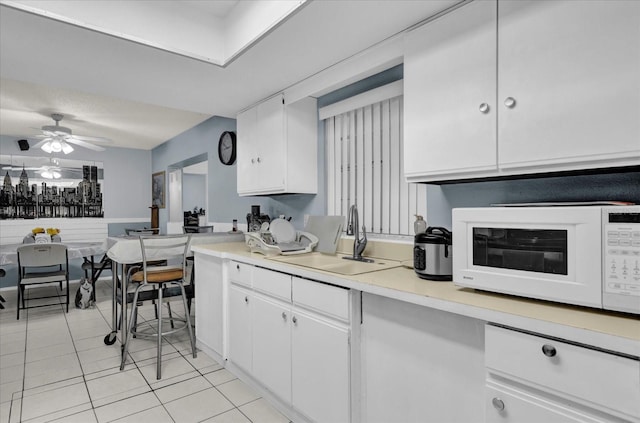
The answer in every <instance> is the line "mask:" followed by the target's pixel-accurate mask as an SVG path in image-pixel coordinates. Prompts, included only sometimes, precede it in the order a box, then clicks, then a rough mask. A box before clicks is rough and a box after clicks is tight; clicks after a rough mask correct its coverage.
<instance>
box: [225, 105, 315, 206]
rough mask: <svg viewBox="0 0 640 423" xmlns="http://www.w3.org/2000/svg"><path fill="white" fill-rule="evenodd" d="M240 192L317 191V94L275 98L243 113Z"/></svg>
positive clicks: (239, 125) (239, 139)
mask: <svg viewBox="0 0 640 423" xmlns="http://www.w3.org/2000/svg"><path fill="white" fill-rule="evenodd" d="M237 125H238V141H237V147H238V156H237V157H238V164H237V172H238V194H240V195H268V194H284V193H302V194H304V193H307V194H315V193H317V191H318V168H317V139H318V115H317V105H316V100H315V99H314V98H305V99H302V100H299V101H297V102H295V103H293V104H286V101H285V98H284V96H283V95H277V96H274V97H271V98H269V99H267V100H265V101H263V102H261V103H259V104H258V105H256V106H254V107H252V108H250V109H248V110H246V111H244V112H242V113H240V114H239V115H238V121H237Z"/></svg>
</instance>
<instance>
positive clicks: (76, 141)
mask: <svg viewBox="0 0 640 423" xmlns="http://www.w3.org/2000/svg"><path fill="white" fill-rule="evenodd" d="M65 141H66V142H68V143H71V144H76V145H79V146H80V147H85V148H88V149H90V150H94V151H105V149H104V148H103V147H100V146H97V145H93V144H90V143H88V142H84V141H82V140H79V139H77V138H74V137H71V138H67V139H66V140H65Z"/></svg>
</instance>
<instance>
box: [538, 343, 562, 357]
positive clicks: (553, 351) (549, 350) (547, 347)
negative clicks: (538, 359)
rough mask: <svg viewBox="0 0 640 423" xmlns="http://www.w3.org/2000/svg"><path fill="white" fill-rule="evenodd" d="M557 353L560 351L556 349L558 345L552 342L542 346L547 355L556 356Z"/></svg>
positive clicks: (543, 352)
mask: <svg viewBox="0 0 640 423" xmlns="http://www.w3.org/2000/svg"><path fill="white" fill-rule="evenodd" d="M557 353H558V351H556V347H554V346H553V345H551V344H544V345H543V346H542V354H544V355H546V356H547V357H555V356H556V354H557Z"/></svg>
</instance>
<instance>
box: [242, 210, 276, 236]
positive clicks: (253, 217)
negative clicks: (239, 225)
mask: <svg viewBox="0 0 640 423" xmlns="http://www.w3.org/2000/svg"><path fill="white" fill-rule="evenodd" d="M264 222H271V218H270V217H269V215H268V214H264V213H260V205H254V206H251V213H247V230H248V231H249V232H258V231H260V227H261V226H262V224H263V223H264Z"/></svg>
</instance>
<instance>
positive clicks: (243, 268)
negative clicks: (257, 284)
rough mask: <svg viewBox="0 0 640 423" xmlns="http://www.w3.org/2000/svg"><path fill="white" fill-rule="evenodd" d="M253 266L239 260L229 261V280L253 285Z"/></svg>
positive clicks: (248, 285) (249, 285)
mask: <svg viewBox="0 0 640 423" xmlns="http://www.w3.org/2000/svg"><path fill="white" fill-rule="evenodd" d="M252 275H253V266H252V265H250V264H244V263H240V262H237V261H232V262H230V263H229V280H230V281H232V282H235V283H237V284H240V285H244V286H247V287H251V277H252Z"/></svg>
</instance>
